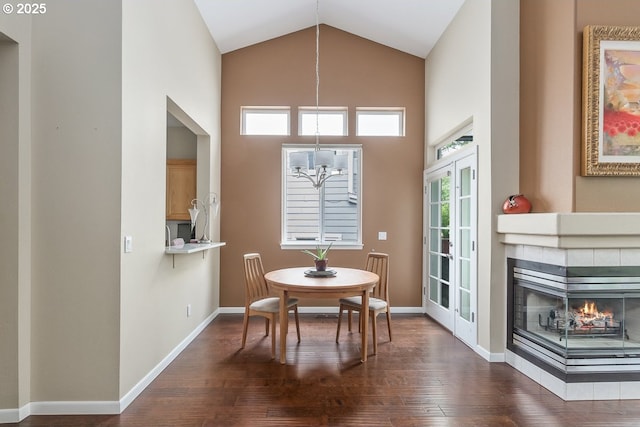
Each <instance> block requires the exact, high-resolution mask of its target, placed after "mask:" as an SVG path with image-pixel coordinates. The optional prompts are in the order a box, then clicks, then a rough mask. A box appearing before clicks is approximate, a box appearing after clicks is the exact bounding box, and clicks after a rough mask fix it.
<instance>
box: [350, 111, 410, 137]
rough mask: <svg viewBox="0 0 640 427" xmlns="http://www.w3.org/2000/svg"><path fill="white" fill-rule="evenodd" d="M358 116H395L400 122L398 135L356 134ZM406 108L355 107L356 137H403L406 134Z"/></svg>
mask: <svg viewBox="0 0 640 427" xmlns="http://www.w3.org/2000/svg"><path fill="white" fill-rule="evenodd" d="M360 114H366V115H376V114H379V115H384V116H396V117H398V120H399V121H400V126H399V130H400V135H361V134H360V133H359V132H358V129H359V126H358V119H359V116H360ZM406 116H407V114H406V108H404V107H356V136H366V137H386V138H400V137H404V136H405V134H406V132H405V128H406V121H407V119H406Z"/></svg>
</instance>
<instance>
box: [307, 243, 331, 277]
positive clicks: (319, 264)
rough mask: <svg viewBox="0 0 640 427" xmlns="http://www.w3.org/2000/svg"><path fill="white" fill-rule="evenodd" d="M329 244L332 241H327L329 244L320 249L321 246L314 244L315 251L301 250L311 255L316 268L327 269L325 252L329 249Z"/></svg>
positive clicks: (319, 269)
mask: <svg viewBox="0 0 640 427" xmlns="http://www.w3.org/2000/svg"><path fill="white" fill-rule="evenodd" d="M331 245H333V242H331V243H329V246H327V247H326V248H325V249H322V247H320V245H318V246H316V250H315V251H310V250H308V249H305V250H303V251H302V252H303V253H305V254H307V255H311V256H312V257H313V260H314V261H315V263H316V270H318V271H325V270H326V269H327V263H328V262H329V258H327V253H328V252H329V249H331Z"/></svg>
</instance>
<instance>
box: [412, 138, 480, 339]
mask: <svg viewBox="0 0 640 427" xmlns="http://www.w3.org/2000/svg"><path fill="white" fill-rule="evenodd" d="M477 152H478V147H477V145H476V146H473V147H469V148H468V149H462V150H460V152H458V153H455V154H452V155H450V156H448V157H446V158H444V159H442V160H441V161H438V162H437V163H436V164H434V165H432V166H431V167H429V168H427V169H426V170H425V171H424V178H423V184H424V201H423V212H424V215H423V216H424V218H423V230H424V231H423V278H422V286H423V287H422V292H423V309H424V310H425V312H426V313H427V314H428V315H429V316H431V317H432V318H434V319H435V320H436V321H437V322H439V323H441V324H442V325H443V326H445V327H446V328H447V329H449V330H450V331H451V332H452V333H453V334H454V335H455V336H456V337H458V338H459V339H461V340H462V341H464V342H465V343H466V344H467V345H469V346H470V347H472V348H474V347H475V346H476V344H477V329H478V328H477V315H476V313H477V287H478V286H477V282H478V281H477V206H478V205H477V157H478V155H477ZM463 170H466V171H467V172H470V173H471V174H472V175H471V186H470V189H468V190H470V192H469V191H467V194H466V196H462V195H461V193H460V185H459V184H460V182H459V181H460V173H461V171H463ZM447 174H449V176H450V177H451V178H450V179H451V191H450V205H449V213H450V222H449V224H450V233H449V239H450V242H451V245H450V256H449V260H450V261H449V284H450V285H449V308H448V309H446V308H444V307H442V306H441V305H439V304H436V303H433V302H432V301H430V297H429V273H430V272H429V239H430V236H429V223H430V209H429V208H430V205H429V201H430V188H429V183H430V182H432V181H433V180H434V179H441V178H442V177H444V176H446V175H447ZM462 199H466V200H467V201H466V202H465V203H464V204H465V207H466V209H468V210H467V211H464V212H465V218H466V223H465V224H462V225H461V223H460V219H461V216H462V215H461V211H460V209H461V208H462V205H463V203H461V201H462ZM463 238H464V239H466V240H465V242H464V243H465V244H464V245H462V242H463ZM461 251H462V252H461ZM463 255H464V256H463ZM462 265H465V268H467V269H468V274H466V275H465V277H464V278H463V277H462V276H461V271H462V270H461V266H462ZM461 279H464V280H465V283H466V284H461ZM465 287H466V288H468V289H465ZM463 294H464V295H465V296H466V297H468V299H467V298H465V301H464V302H466V304H463V301H462V298H461V295H463ZM463 305H464V306H463Z"/></svg>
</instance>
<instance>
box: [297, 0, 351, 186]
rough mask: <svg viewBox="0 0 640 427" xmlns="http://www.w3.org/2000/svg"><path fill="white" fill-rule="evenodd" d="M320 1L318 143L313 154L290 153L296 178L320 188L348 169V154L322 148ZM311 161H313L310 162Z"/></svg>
mask: <svg viewBox="0 0 640 427" xmlns="http://www.w3.org/2000/svg"><path fill="white" fill-rule="evenodd" d="M319 3H320V0H316V144H315V150H314V151H313V156H309V155H308V152H307V151H298V152H294V153H290V154H289V167H290V169H291V171H292V172H293V175H294V176H295V177H296V178H305V179H307V180H309V181H310V182H311V184H312V185H313V187H314V188H315V189H316V190H319V189H320V188H321V187H322V185H323V184H324V183H325V181H326V180H327V179H329V178H331V177H333V176H337V175H341V174H342V172H343V171H344V170H346V169H347V163H348V156H347V155H346V154H338V155H336V154H335V153H334V152H333V151H331V150H321V149H320V119H319V117H320V114H319V111H320V106H319V105H320V22H319ZM310 161H311V162H310Z"/></svg>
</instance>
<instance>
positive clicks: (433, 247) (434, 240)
mask: <svg viewBox="0 0 640 427" xmlns="http://www.w3.org/2000/svg"><path fill="white" fill-rule="evenodd" d="M439 249H440V233H438V230H429V250H430V251H433V252H438V250H439Z"/></svg>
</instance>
